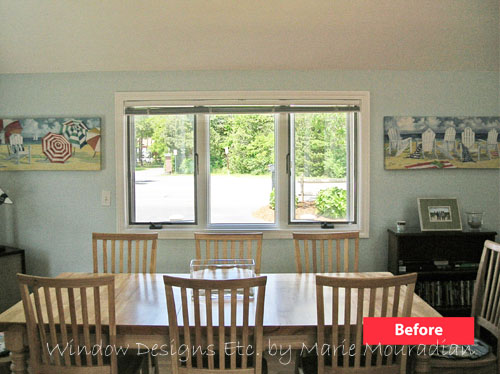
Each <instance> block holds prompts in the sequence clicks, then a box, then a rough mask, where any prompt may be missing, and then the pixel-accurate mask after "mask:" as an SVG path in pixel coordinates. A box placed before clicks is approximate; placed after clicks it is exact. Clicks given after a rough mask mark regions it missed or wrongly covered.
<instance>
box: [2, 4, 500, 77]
mask: <svg viewBox="0 0 500 374" xmlns="http://www.w3.org/2000/svg"><path fill="white" fill-rule="evenodd" d="M499 9H500V7H499V0H302V1H301V0H246V1H245V0H142V1H141V0H0V73H38V72H75V71H145V70H158V71H159V70H233V69H245V70H256V69H298V70H302V69H304V70H305V69H307V70H311V69H350V70H357V69H362V70H381V69H382V70H481V71H497V70H498V69H499V44H500V43H499Z"/></svg>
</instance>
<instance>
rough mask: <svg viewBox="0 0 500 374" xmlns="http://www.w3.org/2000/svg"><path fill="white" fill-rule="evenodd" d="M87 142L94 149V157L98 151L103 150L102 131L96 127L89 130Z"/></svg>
mask: <svg viewBox="0 0 500 374" xmlns="http://www.w3.org/2000/svg"><path fill="white" fill-rule="evenodd" d="M87 144H88V145H90V146H91V147H92V149H93V150H94V155H93V156H92V158H94V157H95V155H96V153H97V152H100V151H101V131H99V129H97V128H95V127H94V128H93V129H91V130H89V131H88V132H87Z"/></svg>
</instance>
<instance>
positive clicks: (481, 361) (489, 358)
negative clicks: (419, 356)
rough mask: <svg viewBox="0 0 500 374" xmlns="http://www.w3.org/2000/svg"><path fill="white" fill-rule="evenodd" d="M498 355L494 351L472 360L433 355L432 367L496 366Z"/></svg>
mask: <svg viewBox="0 0 500 374" xmlns="http://www.w3.org/2000/svg"><path fill="white" fill-rule="evenodd" d="M496 364H497V357H496V356H495V355H494V354H493V353H491V352H490V353H488V354H487V355H486V356H484V357H481V358H478V359H475V360H470V359H459V360H452V359H448V358H439V357H433V358H432V359H431V367H433V368H475V367H481V368H483V367H485V366H491V367H496Z"/></svg>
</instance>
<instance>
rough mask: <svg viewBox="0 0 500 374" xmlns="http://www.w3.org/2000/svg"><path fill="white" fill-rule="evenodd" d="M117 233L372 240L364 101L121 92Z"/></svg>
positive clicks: (344, 96)
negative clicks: (333, 232)
mask: <svg viewBox="0 0 500 374" xmlns="http://www.w3.org/2000/svg"><path fill="white" fill-rule="evenodd" d="M116 113H117V114H116V137H117V149H116V152H117V157H116V161H117V175H118V178H119V179H118V183H117V211H118V229H119V230H120V231H126V230H135V231H137V230H139V231H140V230H148V229H149V228H150V226H151V225H152V224H153V226H151V227H153V228H155V229H160V228H161V229H160V235H161V236H165V237H174V238H175V237H179V238H182V237H192V232H193V231H200V230H205V229H207V230H218V229H221V230H263V231H265V235H266V236H267V237H288V236H289V234H290V231H295V230H304V229H307V230H316V229H317V230H321V225H322V223H324V222H329V223H333V224H334V226H335V229H338V230H360V231H361V234H362V236H367V234H368V206H369V200H368V199H369V183H368V181H369V168H368V159H369V94H368V93H367V92H354V93H352V92H351V93H348V92H346V93H341V92H340V93H338V92H312V93H311V92H207V93H196V92H182V93H117V94H116Z"/></svg>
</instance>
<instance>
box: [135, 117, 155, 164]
mask: <svg viewBox="0 0 500 374" xmlns="http://www.w3.org/2000/svg"><path fill="white" fill-rule="evenodd" d="M153 132H154V126H153V123H152V122H151V121H148V120H147V118H143V119H140V120H138V121H136V122H135V140H136V154H137V158H138V159H139V163H140V164H141V166H143V165H144V157H143V152H142V150H143V144H144V140H146V139H149V138H151V137H152V136H153Z"/></svg>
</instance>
